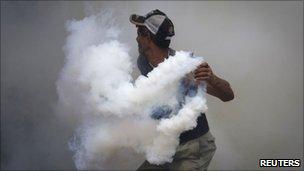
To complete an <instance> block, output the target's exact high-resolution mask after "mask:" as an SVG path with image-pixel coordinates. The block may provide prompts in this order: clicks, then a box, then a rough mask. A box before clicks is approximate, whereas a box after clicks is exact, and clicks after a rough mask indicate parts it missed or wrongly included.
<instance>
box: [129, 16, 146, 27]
mask: <svg viewBox="0 0 304 171" xmlns="http://www.w3.org/2000/svg"><path fill="white" fill-rule="evenodd" d="M145 19H146V18H145V17H144V16H140V15H137V14H132V15H130V22H131V23H133V24H135V25H139V26H144V22H145Z"/></svg>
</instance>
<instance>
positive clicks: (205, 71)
mask: <svg viewBox="0 0 304 171" xmlns="http://www.w3.org/2000/svg"><path fill="white" fill-rule="evenodd" d="M194 78H195V80H196V81H197V83H199V82H201V81H206V82H207V83H210V82H211V81H212V80H213V79H214V74H213V72H212V69H211V68H210V66H209V65H208V63H207V62H204V63H202V64H200V65H199V66H198V67H197V68H196V70H195V71H194Z"/></svg>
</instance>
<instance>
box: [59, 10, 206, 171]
mask: <svg viewBox="0 0 304 171" xmlns="http://www.w3.org/2000/svg"><path fill="white" fill-rule="evenodd" d="M66 27H67V31H68V32H69V36H68V38H67V41H66V45H65V47H64V50H65V54H66V59H65V65H64V68H63V69H62V72H61V74H60V77H59V79H58V81H57V91H58V95H59V104H60V106H62V108H64V109H65V111H67V112H68V114H70V117H71V118H78V119H79V120H80V122H81V125H79V129H78V130H76V132H75V136H74V139H73V140H72V141H71V143H70V148H71V149H72V150H73V151H74V152H75V155H74V159H75V164H76V167H77V169H105V168H108V169H109V168H114V167H117V163H116V166H113V165H112V164H111V160H116V159H117V158H123V160H125V161H126V162H128V160H132V157H130V156H131V154H132V153H134V152H135V153H139V154H144V155H145V156H146V159H147V160H148V161H149V162H150V163H154V164H163V163H165V162H171V161H172V156H173V155H174V154H175V150H176V148H177V146H178V144H179V134H180V133H182V132H183V131H185V130H189V129H191V128H193V127H195V126H196V118H197V117H198V115H199V114H200V113H201V112H205V111H206V110H207V106H206V100H205V95H204V90H202V89H203V86H201V87H200V91H198V92H199V93H197V95H196V96H194V97H187V98H186V100H185V104H184V105H183V106H182V108H181V109H180V110H173V112H172V113H173V114H172V115H170V116H171V117H169V118H163V119H160V120H154V119H152V118H151V116H150V115H151V111H152V109H153V108H155V107H157V106H161V105H167V106H170V107H171V108H172V109H176V106H178V104H179V102H178V98H177V94H178V91H179V84H180V80H181V79H182V78H183V77H184V76H185V75H186V74H187V73H189V72H191V71H193V70H194V69H195V68H196V67H197V66H198V65H199V64H200V63H202V62H203V58H201V57H191V55H190V53H188V52H184V51H180V52H176V55H175V56H174V57H169V58H168V59H166V60H165V61H164V62H162V63H161V64H159V65H158V67H157V68H155V69H153V71H152V72H150V73H149V74H148V77H144V76H139V77H138V78H137V79H136V80H133V78H132V76H131V72H132V66H133V64H132V63H131V57H130V56H129V54H128V52H129V47H127V46H126V45H125V44H123V43H122V42H121V41H120V40H119V34H120V31H119V29H118V28H119V27H118V26H116V25H115V21H114V20H113V17H112V16H111V15H110V14H108V13H99V14H97V15H91V16H89V17H86V18H84V19H82V20H79V21H77V20H72V21H69V22H67V25H66ZM130 27H131V25H130ZM71 120H75V119H71ZM118 165H119V164H118Z"/></svg>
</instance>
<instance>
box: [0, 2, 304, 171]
mask: <svg viewBox="0 0 304 171" xmlns="http://www.w3.org/2000/svg"><path fill="white" fill-rule="evenodd" d="M90 4H91V5H92V6H90ZM155 8H158V9H160V10H162V11H164V12H165V13H167V15H168V16H169V17H170V18H171V19H172V21H173V22H174V24H175V31H176V36H175V37H174V38H173V43H172V47H173V48H175V49H177V50H191V51H193V52H194V53H195V54H196V55H199V56H204V57H205V59H206V60H207V62H208V63H209V64H210V65H211V67H212V68H213V71H214V73H215V74H217V75H218V76H220V77H223V78H225V79H226V80H228V81H229V82H230V84H231V86H232V88H233V90H234V92H235V99H234V100H233V101H231V102H227V103H223V102H221V101H220V100H218V99H216V98H213V97H211V96H208V106H209V111H208V113H207V117H208V120H209V125H210V127H211V132H212V133H213V134H214V136H215V137H216V143H217V147H218V150H217V152H216V154H215V156H214V159H213V161H212V162H211V165H210V169H212V170H218V169H219V170H223V169H233V170H235V169H241V170H244V169H251V170H252V169H259V167H258V159H260V158H302V162H303V2H299V1H298V2H284V1H277V2H275V1H272V2H262V1H258V2H237V1H236V2H229V1H224V2H206V1H205V2H200V1H194V2H181V1H177V2H174V1H165V2H149V1H143V2H141V1H131V2H111V1H105V2H102V1H95V2H89V3H83V2H72V1H70V2H42V1H41V2H39V1H37V2H2V1H1V169H39V170H40V169H56V170H59V169H61V170H63V169H75V166H74V164H73V160H72V155H73V154H72V153H71V152H70V151H69V150H68V146H67V142H68V140H69V139H70V138H71V136H72V134H73V132H74V130H75V128H76V127H77V125H76V124H67V123H69V122H66V121H67V119H68V118H66V117H64V115H62V114H59V113H57V112H56V111H55V106H56V101H57V94H56V87H55V82H56V80H57V78H58V74H59V73H60V70H61V68H62V67H63V65H64V53H63V50H62V46H63V45H64V43H65V38H66V36H67V33H66V31H65V28H64V27H65V22H66V21H67V20H70V19H73V18H75V19H82V18H83V17H85V16H86V15H88V14H90V13H93V12H94V11H98V10H100V9H112V10H115V15H116V17H117V19H118V21H121V25H122V27H121V28H122V31H123V33H125V34H124V35H123V37H122V39H123V40H124V41H125V42H126V43H128V44H129V45H130V47H132V49H131V55H133V56H134V60H135V58H136V53H137V49H136V48H137V44H136V41H135V37H136V30H135V28H134V26H133V25H131V24H130V23H129V21H128V19H129V15H130V14H131V13H139V14H146V13H147V12H148V11H150V10H152V9H155ZM136 75H138V71H137V70H136V71H135V76H136ZM140 162H141V161H138V162H137V163H140ZM302 165H303V163H302ZM134 167H136V166H134ZM263 169H265V168H263ZM288 170H290V168H289V169H288Z"/></svg>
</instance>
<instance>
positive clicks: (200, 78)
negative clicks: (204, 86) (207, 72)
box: [195, 76, 209, 81]
mask: <svg viewBox="0 0 304 171" xmlns="http://www.w3.org/2000/svg"><path fill="white" fill-rule="evenodd" d="M208 78H209V76H208V77H195V79H196V81H205V80H207V79H208Z"/></svg>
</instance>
